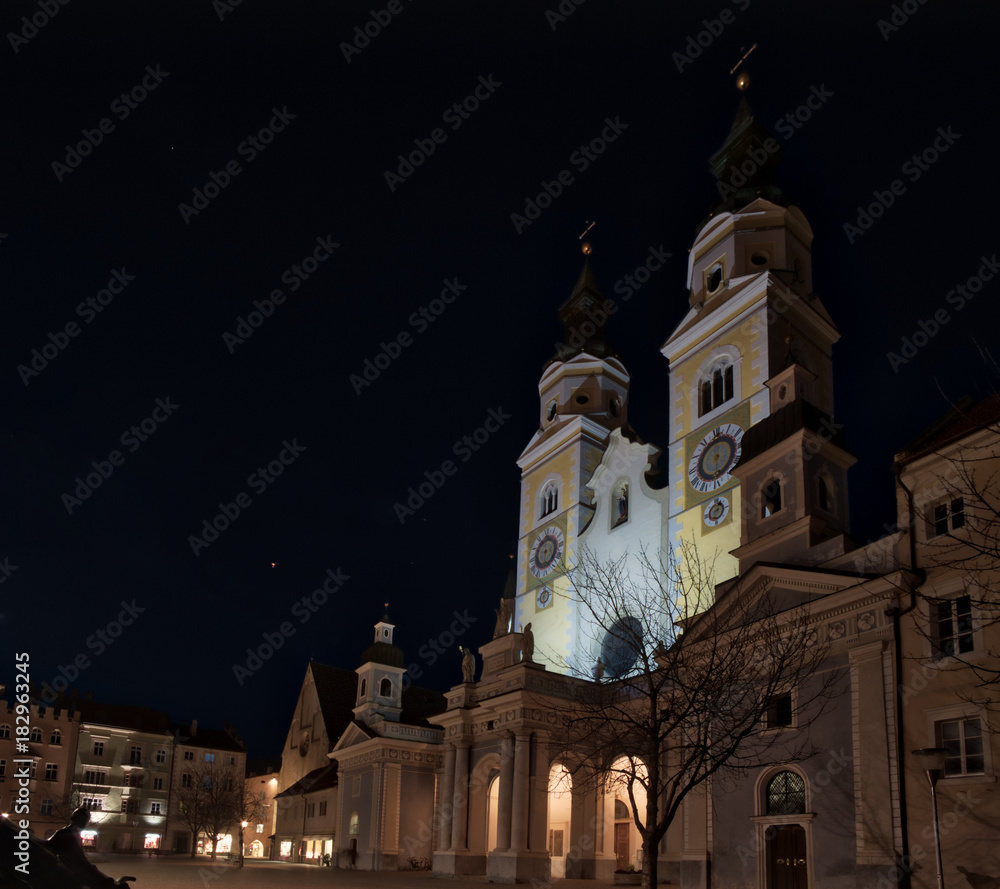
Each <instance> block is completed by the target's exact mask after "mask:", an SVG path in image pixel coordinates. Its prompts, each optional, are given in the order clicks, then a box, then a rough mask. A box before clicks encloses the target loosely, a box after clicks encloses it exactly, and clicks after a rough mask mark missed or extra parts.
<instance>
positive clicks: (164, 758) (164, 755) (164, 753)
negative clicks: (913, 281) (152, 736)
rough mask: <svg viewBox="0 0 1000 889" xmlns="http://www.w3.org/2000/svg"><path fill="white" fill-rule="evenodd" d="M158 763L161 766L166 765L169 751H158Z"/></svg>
mask: <svg viewBox="0 0 1000 889" xmlns="http://www.w3.org/2000/svg"><path fill="white" fill-rule="evenodd" d="M156 761H157V762H158V763H160V764H163V763H165V762H166V761H167V751H166V750H157V751H156Z"/></svg>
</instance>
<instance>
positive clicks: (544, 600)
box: [535, 587, 552, 608]
mask: <svg viewBox="0 0 1000 889" xmlns="http://www.w3.org/2000/svg"><path fill="white" fill-rule="evenodd" d="M535 601H536V602H538V607H539V608H544V607H545V606H546V605H548V604H549V602H551V601H552V593H551V592H549V590H548V588H546V587H542V589H540V590H539V591H538V595H537V596H536V597H535Z"/></svg>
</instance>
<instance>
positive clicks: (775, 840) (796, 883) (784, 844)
mask: <svg viewBox="0 0 1000 889" xmlns="http://www.w3.org/2000/svg"><path fill="white" fill-rule="evenodd" d="M771 830H772V831H773V835H772V837H771V839H770V841H769V843H768V850H769V851H768V866H769V870H770V879H769V883H768V885H769V887H770V889H806V887H807V886H808V884H809V880H808V874H807V872H806V832H805V830H803V829H802V827H801V826H800V825H798V824H784V825H782V826H781V827H773V828H771Z"/></svg>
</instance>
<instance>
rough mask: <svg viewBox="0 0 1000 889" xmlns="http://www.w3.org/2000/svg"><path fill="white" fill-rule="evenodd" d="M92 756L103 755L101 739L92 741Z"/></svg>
mask: <svg viewBox="0 0 1000 889" xmlns="http://www.w3.org/2000/svg"><path fill="white" fill-rule="evenodd" d="M94 756H104V742H103V741H94Z"/></svg>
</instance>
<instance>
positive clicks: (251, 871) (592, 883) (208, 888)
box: [95, 855, 612, 889]
mask: <svg viewBox="0 0 1000 889" xmlns="http://www.w3.org/2000/svg"><path fill="white" fill-rule="evenodd" d="M95 863H96V864H97V865H98V867H100V868H101V870H102V871H104V873H106V874H108V875H110V876H112V877H120V876H122V875H123V874H130V875H133V876H135V877H136V882H135V883H133V884H132V885H133V886H134V887H135V889H191V887H192V886H197V887H205V889H242V887H244V886H246V887H265V886H279V887H280V886H295V887H297V889H312V887H321V886H330V887H338V889H339V887H343V889H445V887H449V889H450V887H454V889H466V887H476V889H484V887H485V886H488V885H490V884H488V883H486V881H485V879H484V878H482V877H479V878H476V877H461V878H447V877H446V878H441V877H435V876H434V875H433V874H431V873H429V872H427V871H420V872H414V871H381V872H373V871H362V870H340V869H338V868H328V867H316V866H315V865H306V864H284V863H280V862H273V861H254V860H249V859H248V860H247V862H246V864H245V865H244V866H243V867H242V868H241V867H238V866H236V865H232V864H224V863H222V862H221V861H219V862H218V863H216V864H214V865H213V864H212V862H211V861H210V860H209V859H207V858H196V859H194V860H192V859H190V858H183V859H182V858H163V859H157V858H153V859H149V858H142V857H139V856H132V855H129V856H118V855H107V856H101V859H100V860H99V861H96V862H95ZM610 885H612V884H611V883H606V882H600V881H596V880H553V881H552V886H553V889H606V887H608V886H610Z"/></svg>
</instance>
